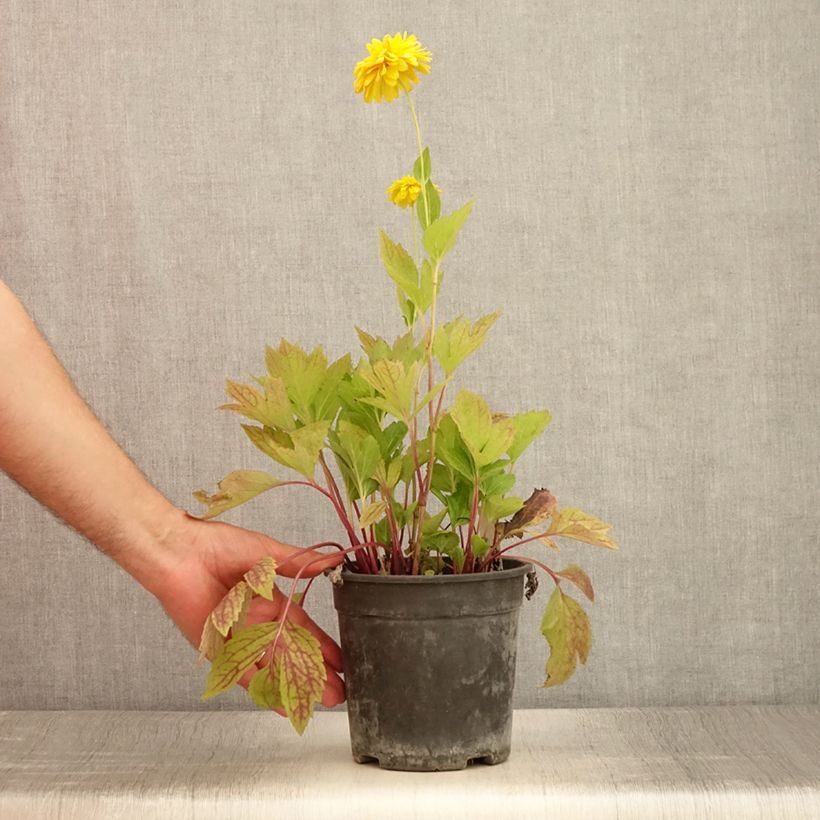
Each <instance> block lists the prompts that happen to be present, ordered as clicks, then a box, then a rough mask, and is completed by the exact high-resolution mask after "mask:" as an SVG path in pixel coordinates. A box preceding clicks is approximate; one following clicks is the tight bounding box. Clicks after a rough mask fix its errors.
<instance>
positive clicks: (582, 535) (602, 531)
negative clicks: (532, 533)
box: [546, 507, 618, 550]
mask: <svg viewBox="0 0 820 820" xmlns="http://www.w3.org/2000/svg"><path fill="white" fill-rule="evenodd" d="M611 528H612V524H605V523H604V522H603V521H599V520H598V519H597V518H595V517H594V516H592V515H589V514H588V513H585V512H583V511H581V510H579V509H577V508H576V507H564V509H562V510H559V511H558V512H557V513H556V514H555V515H553V517H552V522H551V523H550V528H549V532H547V533H546V535H549V536H553V535H554V536H561V537H562V538H574V539H575V540H576V541H583V542H584V543H586V544H592V545H593V546H596V547H606V548H607V549H610V550H616V549H618V545H617V544H616V543H615V541H613V540H612V538H610V537H609V535H608V533H609V530H610V529H611Z"/></svg>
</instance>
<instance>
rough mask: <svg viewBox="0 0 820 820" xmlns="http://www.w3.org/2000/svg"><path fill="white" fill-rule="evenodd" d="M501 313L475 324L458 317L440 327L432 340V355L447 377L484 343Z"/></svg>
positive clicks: (497, 312)
mask: <svg viewBox="0 0 820 820" xmlns="http://www.w3.org/2000/svg"><path fill="white" fill-rule="evenodd" d="M500 315H501V311H500V310H499V311H496V312H495V313H490V314H488V315H487V316H482V317H481V318H480V319H478V320H477V321H476V322H475V323H473V324H470V320H469V319H465V318H464V317H463V316H459V317H458V318H456V319H453V321H452V322H448V323H447V324H446V325H442V326H441V327H440V328H439V329H438V330H437V331H436V335H435V338H434V339H433V353H434V354H435V357H436V359H437V360H438V363H439V364H440V365H441V369H442V370H443V371H444V373H445V374H446V375H447V376H449V375H450V374H451V373H452V372H453V371H454V370H455V369H456V368H457V367H458V366H459V365H460V364H461V363H462V362H463V361H464V360H465V359H466V358H467V357H468V356H469V355H470V354H471V353H474V352H475V351H476V350H478V348H479V347H481V345H482V344H483V342H484V339H485V337H486V335H487V331H488V330H489V329H490V328H491V327H492V326H493V324H494V323H495V322H496V320H497V319H498V317H499V316H500Z"/></svg>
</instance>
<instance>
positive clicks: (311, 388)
mask: <svg viewBox="0 0 820 820" xmlns="http://www.w3.org/2000/svg"><path fill="white" fill-rule="evenodd" d="M265 362H266V364H267V366H268V373H270V375H271V376H272V377H274V378H279V379H281V380H282V382H283V383H284V385H285V390H286V391H287V394H288V398H289V399H290V402H291V405H292V406H293V409H294V411H295V412H296V416H297V418H298V419H299V420H300V421H301V422H302V423H303V424H309V423H310V422H313V421H319V420H320V419H318V418H316V417H315V416H314V413H313V402H314V400H315V399H316V396H317V394H318V393H319V390H320V388H321V387H322V385H323V383H324V381H325V378H326V377H327V357H326V356H325V354H324V351H323V350H322V348H321V347H317V348H316V349H315V350H314V351H313V352H312V353H310V354H308V353H307V352H306V351H304V350H303V349H302V348H301V347H297V346H296V345H293V344H291V343H290V342H288V341H286V340H285V339H282V341H281V342H280V343H279V347H278V348H273V347H271V346H270V345H268V346H267V348H266V349H265Z"/></svg>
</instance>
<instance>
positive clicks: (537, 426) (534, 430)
mask: <svg viewBox="0 0 820 820" xmlns="http://www.w3.org/2000/svg"><path fill="white" fill-rule="evenodd" d="M512 421H513V429H514V430H515V434H514V435H513V440H512V442H511V444H510V446H509V448H508V449H507V455H508V456H509V457H510V459H511V460H512V461H517V459H518V457H519V456H520V455H521V454H522V453H523V452H524V450H526V449H527V447H529V446H530V444H532V443H533V441H535V439H537V438H538V436H540V435H541V433H543V432H544V430H545V429H546V427H547V425H548V424H549V423H550V421H552V415H551V414H550V413H549V412H548V411H547V410H533V411H530V412H529V413H518V414H517V415H515V416H513V417H512Z"/></svg>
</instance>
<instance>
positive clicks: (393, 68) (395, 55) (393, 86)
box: [353, 31, 433, 103]
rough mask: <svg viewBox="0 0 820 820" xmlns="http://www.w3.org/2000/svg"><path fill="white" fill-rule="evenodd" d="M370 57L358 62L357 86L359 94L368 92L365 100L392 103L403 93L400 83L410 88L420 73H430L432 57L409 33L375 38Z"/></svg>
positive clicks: (403, 86) (371, 42) (355, 73)
mask: <svg viewBox="0 0 820 820" xmlns="http://www.w3.org/2000/svg"><path fill="white" fill-rule="evenodd" d="M367 50H368V51H369V52H370V56H369V57H367V58H365V59H364V60H361V61H360V62H358V63H356V69H355V70H354V72H353V76H354V77H355V78H356V81H355V83H354V84H353V88H354V90H355V92H356V93H357V94H361V93H362V92H364V101H365V102H367V103H370V102H374V101H375V102H381V101H382V100H384V101H385V102H390V101H391V100H395V99H396V97H398V96H399V86H401V88H403V89H404V90H405V91H410V89H411V88H412V87H413V83H417V82H418V81H419V78H418V77H417V76H416V72H417V71H420V72H421V73H422V74H429V73H430V66H429V65H427V63H429V62H430V58H431V57H432V56H433V55H432V54H430V52H429V51H427V50H425V49H424V47H423V46H422V45H421V43H420V42H419V41H418V40H417V39H416V37H415V35H413V34H411V35H410V36H409V37H408V36H407V32H406V31H405V32H404V34H399V33H398V32H396V33H395V34H394V35H393V36H392V37H391V36H390V35H389V34H386V35H385V36H384V39H383V40H377V39H375V38H374V39H373V40H371V41H370V42H369V43H368V44H367Z"/></svg>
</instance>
